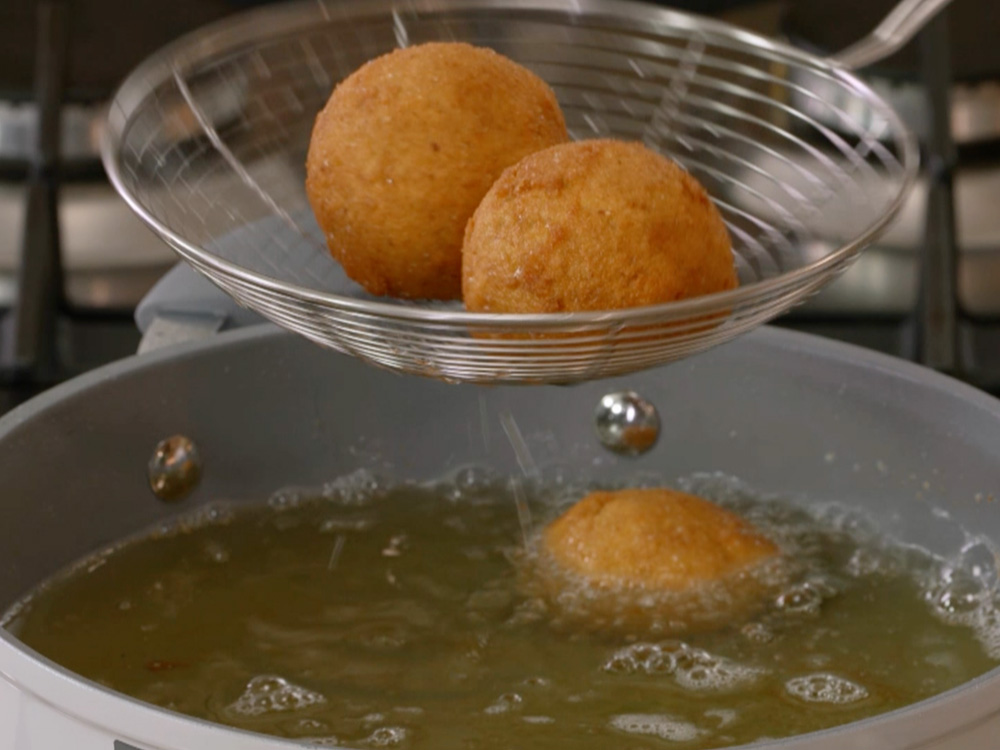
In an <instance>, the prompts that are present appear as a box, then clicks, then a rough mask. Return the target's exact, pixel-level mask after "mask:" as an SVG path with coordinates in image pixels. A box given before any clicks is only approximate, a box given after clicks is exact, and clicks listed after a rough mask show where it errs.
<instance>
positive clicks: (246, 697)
mask: <svg viewBox="0 0 1000 750" xmlns="http://www.w3.org/2000/svg"><path fill="white" fill-rule="evenodd" d="M325 702H326V698H325V697H324V696H323V695H322V694H321V693H316V692H313V691H312V690H309V689H307V688H304V687H301V686H299V685H294V684H292V683H291V682H289V681H288V680H286V679H284V678H283V677H278V676H276V675H259V676H257V677H254V678H253V679H252V680H250V682H248V683H247V686H246V689H245V690H244V691H243V695H241V696H240V697H239V698H237V699H236V702H234V703H232V704H231V705H230V706H229V709H228V710H229V711H231V712H232V713H235V714H239V715H242V716H260V715H261V714H267V713H275V712H279V711H299V710H302V709H304V708H308V707H310V706H315V705H317V704H319V703H325Z"/></svg>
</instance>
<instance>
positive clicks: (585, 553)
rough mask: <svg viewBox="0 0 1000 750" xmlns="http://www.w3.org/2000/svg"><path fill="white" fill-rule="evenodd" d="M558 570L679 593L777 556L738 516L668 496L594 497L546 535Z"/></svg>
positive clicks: (626, 493) (650, 492)
mask: <svg viewBox="0 0 1000 750" xmlns="http://www.w3.org/2000/svg"><path fill="white" fill-rule="evenodd" d="M545 548H546V549H547V550H548V552H549V554H551V555H552V556H553V557H554V558H555V559H556V560H557V561H558V562H559V563H560V564H561V565H563V566H565V567H567V568H569V569H571V570H573V571H575V572H576V573H578V574H580V575H581V576H583V577H584V578H586V579H588V580H591V581H594V582H596V583H598V584H600V583H608V584H617V583H625V584H628V585H637V586H641V587H643V588H647V589H666V590H670V591H683V590H685V589H690V588H693V587H696V586H698V585H700V584H702V583H705V582H708V581H714V580H719V579H721V578H725V577H728V576H731V575H733V574H735V573H738V572H739V571H741V570H744V569H746V568H748V567H750V566H752V565H754V564H756V563H759V562H761V561H762V560H764V559H766V558H769V557H773V556H774V555H776V554H778V548H777V547H776V546H775V545H774V543H773V542H771V541H770V540H769V539H767V538H766V537H764V536H763V535H762V534H761V533H760V532H758V531H757V530H756V529H754V527H753V526H751V525H750V524H749V523H748V522H747V521H744V520H743V519H742V518H740V517H739V516H737V515H735V514H733V513H730V512H729V511H727V510H723V509H722V508H720V507H719V506H717V505H715V504H713V503H710V502H709V501H707V500H703V499H701V498H700V497H696V496H694V495H688V494H686V493H683V492H678V491H675V490H668V489H630V490H619V491H617V492H593V493H591V494H590V495H587V496H586V497H585V498H584V499H583V500H581V501H580V502H578V503H576V504H575V505H574V506H573V507H572V508H570V509H569V510H568V511H566V512H565V513H564V514H563V515H562V516H560V517H559V518H557V519H556V520H555V521H553V522H552V524H551V525H549V527H548V528H547V529H546V530H545Z"/></svg>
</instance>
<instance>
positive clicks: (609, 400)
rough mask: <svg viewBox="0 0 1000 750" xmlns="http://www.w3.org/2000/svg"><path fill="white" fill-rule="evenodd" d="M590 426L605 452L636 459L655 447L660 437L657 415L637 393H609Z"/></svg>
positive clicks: (650, 405) (600, 404)
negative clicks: (592, 426)
mask: <svg viewBox="0 0 1000 750" xmlns="http://www.w3.org/2000/svg"><path fill="white" fill-rule="evenodd" d="M594 427H595V429H596V430H597V437H598V438H600V440H601V443H602V444H603V445H604V447H605V448H607V449H608V450H610V451H614V452H615V453H622V454H625V455H629V456H638V455H639V454H641V453H645V452H646V451H648V450H649V449H650V448H652V447H653V446H654V445H656V441H657V439H659V437H660V415H659V414H657V412H656V407H655V406H653V404H651V403H650V402H649V401H647V400H646V399H644V398H643V397H642V396H640V395H639V394H638V393H635V392H633V391H622V392H620V393H609V394H607V395H606V396H604V397H603V398H602V399H601V401H600V403H598V405H597V409H596V410H595V412H594Z"/></svg>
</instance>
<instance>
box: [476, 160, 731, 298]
mask: <svg viewBox="0 0 1000 750" xmlns="http://www.w3.org/2000/svg"><path fill="white" fill-rule="evenodd" d="M462 262H463V265H462V292H463V297H464V300H465V305H466V307H467V308H468V309H469V310H472V311H477V312H501V313H551V312H563V311H577V310H611V309H619V308H625V307H636V306H641V305H651V304H657V303H662V302H670V301H674V300H679V299H683V298H686V297H693V296H696V295H701V294H708V293H711V292H718V291H723V290H726V289H732V288H734V287H736V285H737V277H736V270H735V266H734V263H733V254H732V250H731V243H730V239H729V234H728V232H727V231H726V227H725V225H724V223H723V221H722V217H721V216H720V215H719V212H718V210H717V209H716V207H715V205H714V204H713V203H712V201H711V200H710V199H709V197H708V195H707V194H706V192H705V190H704V189H703V188H702V186H701V185H700V184H699V183H698V181H697V180H695V179H694V178H693V177H692V176H691V175H689V174H688V173H687V172H686V171H684V170H683V169H681V168H680V167H679V166H677V165H676V164H675V163H674V162H672V161H671V160H669V159H667V158H665V157H663V156H660V155H659V154H657V153H655V152H654V151H652V150H650V149H648V148H646V147H645V146H643V145H641V144H638V143H627V142H623V141H614V140H592V141H579V142H576V143H568V144H561V145H557V146H553V147H551V148H548V149H545V150H544V151H539V152H537V153H535V154H532V155H531V156H528V157H526V158H525V159H523V160H522V161H521V162H519V163H518V164H516V165H515V166H513V167H511V168H509V169H508V170H506V171H505V172H504V173H503V175H501V177H500V179H499V180H497V182H496V183H495V184H494V185H493V187H492V188H491V189H490V191H489V193H487V194H486V197H485V198H484V199H483V201H482V203H481V204H480V205H479V208H478V209H476V212H475V214H473V217H472V219H471V220H470V221H469V224H468V226H467V227H466V231H465V243H464V245H463V250H462Z"/></svg>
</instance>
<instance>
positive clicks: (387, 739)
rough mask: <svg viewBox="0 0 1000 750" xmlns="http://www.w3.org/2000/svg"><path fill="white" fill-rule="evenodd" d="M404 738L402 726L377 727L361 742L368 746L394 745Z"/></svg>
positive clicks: (400, 742)
mask: <svg viewBox="0 0 1000 750" xmlns="http://www.w3.org/2000/svg"><path fill="white" fill-rule="evenodd" d="M405 740H406V729H405V728H403V727H379V728H378V729H376V730H375V731H374V732H372V733H371V734H370V735H368V737H366V738H365V739H364V740H362V742H363V743H364V744H365V745H368V746H369V747H394V746H396V745H400V744H402V743H403V742H404V741H405Z"/></svg>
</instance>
